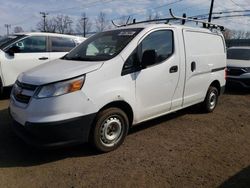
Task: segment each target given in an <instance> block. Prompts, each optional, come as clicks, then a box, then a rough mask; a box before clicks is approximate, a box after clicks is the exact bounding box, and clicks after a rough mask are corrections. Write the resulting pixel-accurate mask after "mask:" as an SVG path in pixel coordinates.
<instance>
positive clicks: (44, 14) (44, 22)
mask: <svg viewBox="0 0 250 188" xmlns="http://www.w3.org/2000/svg"><path fill="white" fill-rule="evenodd" d="M40 14H41V15H42V17H43V31H44V32H46V16H47V15H48V14H49V13H46V12H40Z"/></svg>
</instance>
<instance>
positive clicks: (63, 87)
mask: <svg viewBox="0 0 250 188" xmlns="http://www.w3.org/2000/svg"><path fill="white" fill-rule="evenodd" d="M84 81H85V76H81V77H77V78H74V79H71V80H66V81H60V82H56V83H52V84H48V85H44V86H41V87H40V88H39V90H38V92H37V94H36V95H35V98H39V99H40V98H48V97H55V96H59V95H64V94H67V93H71V92H74V91H78V90H80V89H81V88H82V86H83V84H84Z"/></svg>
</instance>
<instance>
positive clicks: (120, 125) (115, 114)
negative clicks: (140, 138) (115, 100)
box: [91, 108, 129, 152]
mask: <svg viewBox="0 0 250 188" xmlns="http://www.w3.org/2000/svg"><path fill="white" fill-rule="evenodd" d="M128 129H129V121H128V117H127V115H126V113H125V112H124V111H122V110H121V109H119V108H108V109H105V110H103V111H101V112H100V113H99V114H98V115H97V118H96V121H95V124H94V127H93V130H92V135H91V140H92V143H93V145H94V146H95V148H96V149H97V150H99V151H101V152H109V151H112V150H115V149H116V148H118V147H119V146H120V145H121V144H122V143H123V141H124V139H125V137H126V135H127V134H128Z"/></svg>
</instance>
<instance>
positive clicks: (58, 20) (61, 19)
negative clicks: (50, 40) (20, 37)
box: [37, 15, 74, 34]
mask: <svg viewBox="0 0 250 188" xmlns="http://www.w3.org/2000/svg"><path fill="white" fill-rule="evenodd" d="M72 23H73V21H72V19H71V18H70V17H69V16H66V15H57V16H56V17H52V18H50V19H48V18H47V19H46V22H45V30H46V32H52V33H56V32H57V33H62V34H64V33H66V34H71V33H73V32H74V30H73V28H72ZM37 30H39V31H43V30H44V22H43V20H41V21H40V22H38V24H37Z"/></svg>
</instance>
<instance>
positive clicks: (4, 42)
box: [0, 35, 25, 50]
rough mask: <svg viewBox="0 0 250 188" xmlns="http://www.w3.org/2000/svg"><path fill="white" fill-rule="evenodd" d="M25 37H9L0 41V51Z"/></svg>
mask: <svg viewBox="0 0 250 188" xmlns="http://www.w3.org/2000/svg"><path fill="white" fill-rule="evenodd" d="M23 37H25V35H9V36H7V37H3V38H1V39H0V49H1V50H3V49H4V48H5V47H7V46H8V45H10V44H12V43H14V42H15V41H17V40H19V39H21V38H23Z"/></svg>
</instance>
